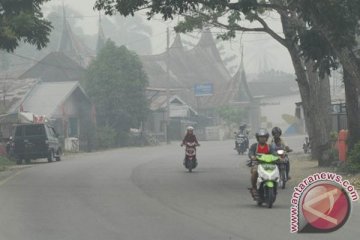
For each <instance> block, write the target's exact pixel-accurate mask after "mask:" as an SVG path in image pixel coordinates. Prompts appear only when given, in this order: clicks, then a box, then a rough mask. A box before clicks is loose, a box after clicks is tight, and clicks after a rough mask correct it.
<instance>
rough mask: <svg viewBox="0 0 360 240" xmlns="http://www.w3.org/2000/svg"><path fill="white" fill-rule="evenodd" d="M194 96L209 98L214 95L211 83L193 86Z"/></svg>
mask: <svg viewBox="0 0 360 240" xmlns="http://www.w3.org/2000/svg"><path fill="white" fill-rule="evenodd" d="M194 91H195V96H196V97H201V96H211V95H213V93H214V88H213V84H212V83H203V84H195V86H194Z"/></svg>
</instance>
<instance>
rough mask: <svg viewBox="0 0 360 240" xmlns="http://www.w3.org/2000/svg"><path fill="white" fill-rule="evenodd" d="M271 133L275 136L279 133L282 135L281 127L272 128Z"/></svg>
mask: <svg viewBox="0 0 360 240" xmlns="http://www.w3.org/2000/svg"><path fill="white" fill-rule="evenodd" d="M271 134H272V135H273V136H275V135H278V136H279V137H280V136H281V134H282V131H281V128H279V127H274V128H273V129H272V130H271Z"/></svg>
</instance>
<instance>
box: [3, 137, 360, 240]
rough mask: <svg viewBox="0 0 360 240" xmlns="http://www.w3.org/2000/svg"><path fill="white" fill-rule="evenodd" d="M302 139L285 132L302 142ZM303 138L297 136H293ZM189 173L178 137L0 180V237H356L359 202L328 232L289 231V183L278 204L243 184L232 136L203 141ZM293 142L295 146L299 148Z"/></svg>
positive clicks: (40, 167) (245, 176)
mask: <svg viewBox="0 0 360 240" xmlns="http://www.w3.org/2000/svg"><path fill="white" fill-rule="evenodd" d="M301 141H302V138H301V139H300V138H292V139H288V142H289V144H290V145H291V144H292V147H293V148H294V149H297V148H298V149H299V150H300V149H301ZM296 143H298V144H296ZM201 144H202V145H201V147H200V148H199V149H198V158H199V166H198V168H197V169H196V170H195V171H194V172H193V173H188V172H186V171H185V170H184V168H183V166H182V158H183V155H184V149H182V148H180V146H179V144H178V143H172V144H171V145H166V146H159V147H145V148H127V149H118V150H111V151H104V152H96V153H89V154H78V155H73V156H69V157H67V158H65V159H64V160H63V161H61V162H56V163H50V164H49V163H46V162H45V161H44V163H43V164H41V163H40V164H34V166H32V167H30V168H26V169H24V170H22V171H20V172H18V174H16V175H13V176H11V177H10V178H8V179H6V180H4V181H2V182H1V183H0V239H1V240H24V239H34V240H60V239H61V240H89V239H94V240H98V239H102V240H107V239H114V240H119V239H121V240H122V239H124V240H127V239H129V240H132V239H133V240H141V239H144V240H187V239H194V240H195V239H196V240H200V239H204V240H212V239H213V240H229V239H239V240H252V239H274V240H275V239H276V240H289V239H339V238H341V239H347V240H349V239H358V236H360V227H359V226H360V207H359V204H358V203H355V204H354V208H353V212H352V216H351V218H350V220H349V221H348V222H347V223H346V224H345V226H344V227H343V228H341V229H340V230H338V231H337V232H334V233H331V234H321V235H313V234H295V235H294V234H290V233H289V219H290V218H289V207H290V195H291V194H292V191H291V189H290V188H288V189H285V190H279V195H278V198H277V201H276V202H275V204H274V207H273V208H272V209H267V208H265V207H258V206H256V204H255V202H254V201H253V200H252V198H251V196H250V194H249V192H248V190H247V188H248V187H249V185H250V183H249V169H248V168H247V167H246V166H245V161H246V157H244V156H239V155H237V153H236V152H235V151H234V150H233V147H234V143H233V141H223V142H202V143H201ZM294 145H296V146H295V147H294Z"/></svg>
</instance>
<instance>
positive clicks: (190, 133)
mask: <svg viewBox="0 0 360 240" xmlns="http://www.w3.org/2000/svg"><path fill="white" fill-rule="evenodd" d="M187 142H195V143H196V145H197V146H200V144H199V142H198V140H197V139H196V136H195V134H194V128H193V127H192V126H188V127H187V128H186V134H185V137H184V139H183V141H182V143H181V146H184V145H186V143H187Z"/></svg>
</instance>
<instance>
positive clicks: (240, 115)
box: [217, 106, 247, 125]
mask: <svg viewBox="0 0 360 240" xmlns="http://www.w3.org/2000/svg"><path fill="white" fill-rule="evenodd" d="M217 113H218V114H219V116H220V117H221V118H222V119H223V120H224V121H225V122H226V123H227V124H229V125H230V124H237V125H238V124H240V122H243V121H244V120H245V119H247V111H246V110H245V109H243V108H239V107H233V106H224V107H220V108H218V109H217Z"/></svg>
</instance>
